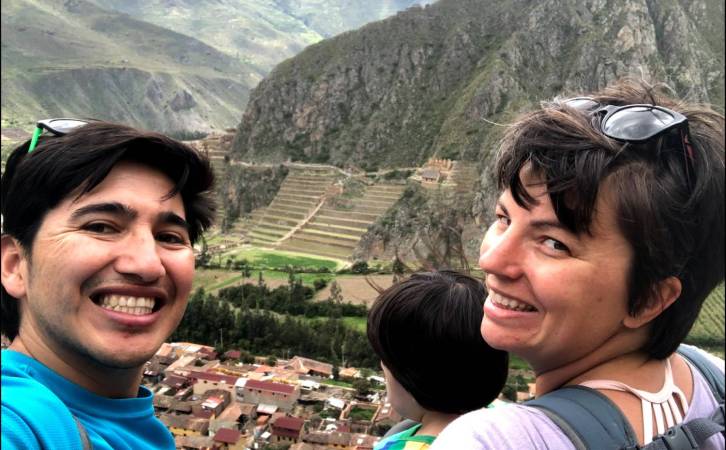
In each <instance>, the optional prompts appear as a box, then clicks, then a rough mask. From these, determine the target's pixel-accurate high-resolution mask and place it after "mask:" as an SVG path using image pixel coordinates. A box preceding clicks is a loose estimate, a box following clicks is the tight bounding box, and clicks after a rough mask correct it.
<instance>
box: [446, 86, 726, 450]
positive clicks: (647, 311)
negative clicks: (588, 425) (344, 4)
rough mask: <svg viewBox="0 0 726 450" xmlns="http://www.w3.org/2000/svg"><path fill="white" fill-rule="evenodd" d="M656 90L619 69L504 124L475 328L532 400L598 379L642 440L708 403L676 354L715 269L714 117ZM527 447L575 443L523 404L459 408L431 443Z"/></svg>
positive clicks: (715, 441) (718, 136)
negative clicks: (527, 384) (517, 363)
mask: <svg viewBox="0 0 726 450" xmlns="http://www.w3.org/2000/svg"><path fill="white" fill-rule="evenodd" d="M661 91H662V90H661V89H658V88H652V87H648V86H645V85H644V84H642V83H636V82H634V81H631V80H624V81H621V82H618V83H616V84H615V85H613V86H611V87H608V88H606V89H604V90H603V91H602V92H599V93H597V94H595V95H593V96H592V97H587V98H583V97H579V98H575V99H569V100H555V101H553V102H551V103H549V104H546V105H543V107H542V108H541V109H539V110H537V111H534V112H532V113H529V114H526V115H525V116H523V117H522V118H521V119H520V120H518V121H517V122H516V123H514V124H513V125H512V126H511V127H510V128H509V129H508V131H507V132H506V134H505V136H504V138H503V140H502V143H501V146H500V149H499V154H498V156H497V162H496V174H497V178H498V180H497V181H498V184H499V187H500V191H501V195H500V197H499V198H498V200H497V204H496V208H495V212H496V221H495V222H494V223H493V224H492V225H491V227H490V228H489V230H488V231H487V233H486V236H485V238H484V241H483V243H482V246H481V252H480V259H479V265H480V266H481V268H482V270H483V271H484V272H485V273H486V278H485V279H486V286H487V290H488V292H489V295H488V298H487V300H486V302H485V306H484V315H485V317H484V320H483V322H482V329H481V331H482V334H483V336H484V338H485V340H486V341H487V342H488V343H489V344H490V345H491V346H493V347H494V348H498V349H501V350H507V351H510V352H512V353H514V354H516V355H518V356H520V357H522V358H523V359H525V360H526V361H527V362H529V364H530V365H531V366H532V368H533V369H534V372H535V374H536V392H537V396H538V397H539V396H541V395H543V394H546V393H548V392H551V391H554V390H557V389H560V388H561V387H563V386H572V385H583V384H584V385H585V386H589V387H591V388H594V389H597V390H598V391H599V392H600V393H602V394H604V395H605V396H607V397H608V398H609V399H610V400H612V402H613V403H614V404H615V405H616V406H617V408H618V409H620V411H621V412H622V413H623V415H624V416H625V418H626V419H627V421H628V422H629V423H630V425H631V427H632V429H633V430H634V431H635V434H636V437H637V441H638V443H639V444H640V445H643V444H645V443H648V442H650V441H651V440H652V439H653V437H654V436H656V435H658V434H660V433H662V432H663V431H664V430H665V429H667V428H669V427H670V426H671V425H673V424H675V423H680V422H684V421H686V422H687V421H689V420H691V419H693V418H696V417H709V416H710V415H711V413H712V412H713V411H714V410H715V409H716V407H717V402H716V399H715V398H714V396H713V395H712V394H711V392H710V390H709V387H708V385H707V384H706V382H705V381H704V377H703V376H702V375H701V374H700V373H699V372H698V371H697V370H695V369H694V368H692V367H691V366H690V365H689V363H688V362H686V361H685V360H684V358H682V357H681V356H679V355H678V354H676V353H674V352H675V350H676V349H677V347H678V346H679V344H680V343H681V342H682V341H683V339H684V338H685V337H686V335H687V334H688V331H689V330H690V328H691V326H692V325H693V322H694V321H695V319H696V317H697V316H698V313H699V311H700V308H701V306H702V304H703V301H704V300H705V298H706V296H707V295H708V294H709V292H711V290H712V289H713V288H714V287H715V286H717V285H718V284H719V283H720V282H721V281H723V279H724V204H723V202H724V118H723V116H722V115H720V114H718V113H716V112H714V111H713V110H711V109H709V108H707V107H704V106H702V105H693V104H688V103H684V102H676V101H673V100H671V99H669V98H668V97H666V96H665V95H663V94H662V92H661ZM656 105H657V106H656ZM713 359H714V360H716V358H713ZM715 362H716V363H717V364H718V365H719V366H720V368H719V370H720V371H721V373H723V370H724V368H723V361H722V360H717V361H715ZM656 393H657V394H658V395H654V394H656ZM530 448H532V449H572V448H575V447H574V445H573V443H572V441H571V440H570V439H568V438H567V435H566V434H565V433H564V432H563V431H562V429H560V428H559V427H558V426H557V425H555V423H554V422H553V421H552V420H551V419H550V418H548V416H546V415H545V414H544V413H543V411H542V410H540V409H537V408H534V407H531V406H525V405H511V406H505V407H501V408H495V409H493V410H479V411H476V412H473V413H469V414H467V415H464V416H462V417H461V418H459V419H457V420H456V421H455V422H453V423H452V424H451V425H450V426H449V427H447V428H446V429H445V430H444V432H443V433H442V434H441V435H440V436H439V438H438V439H437V441H436V442H435V443H434V445H433V446H432V450H441V449H467V450H468V449H497V450H501V449H530ZM702 448H714V449H723V448H724V440H723V436H722V435H720V434H719V435H717V436H713V437H711V438H709V439H708V441H707V443H706V445H705V446H703V447H702Z"/></svg>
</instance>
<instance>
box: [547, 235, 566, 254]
mask: <svg viewBox="0 0 726 450" xmlns="http://www.w3.org/2000/svg"><path fill="white" fill-rule="evenodd" d="M544 245H545V246H546V247H548V248H551V249H552V250H555V251H557V252H568V253H569V251H570V249H569V248H568V247H567V246H566V245H565V244H563V243H562V242H560V241H558V240H556V239H552V238H547V239H545V240H544Z"/></svg>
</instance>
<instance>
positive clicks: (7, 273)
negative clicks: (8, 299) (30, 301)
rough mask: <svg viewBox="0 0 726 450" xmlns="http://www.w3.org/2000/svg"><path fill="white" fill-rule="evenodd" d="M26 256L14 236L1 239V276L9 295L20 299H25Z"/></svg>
mask: <svg viewBox="0 0 726 450" xmlns="http://www.w3.org/2000/svg"><path fill="white" fill-rule="evenodd" d="M24 267H25V254H24V251H23V248H22V247H21V246H20V244H19V243H18V241H16V240H15V238H13V237H12V236H8V235H3V236H2V237H1V238H0V276H1V279H2V285H3V287H4V288H5V290H6V291H7V293H8V294H10V295H12V296H13V297H15V298H17V299H20V298H22V297H25V293H26V285H25V283H26V279H25V276H24Z"/></svg>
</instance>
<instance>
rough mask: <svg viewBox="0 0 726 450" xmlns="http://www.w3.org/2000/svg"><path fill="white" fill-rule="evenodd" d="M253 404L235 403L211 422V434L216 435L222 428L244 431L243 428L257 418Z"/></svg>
mask: <svg viewBox="0 0 726 450" xmlns="http://www.w3.org/2000/svg"><path fill="white" fill-rule="evenodd" d="M256 406H257V405H253V404H251V403H237V402H233V403H232V404H230V405H229V406H228V407H227V408H226V409H225V410H224V411H222V412H221V413H220V414H218V415H217V416H216V417H215V418H213V419H211V420H210V421H209V432H210V433H216V432H217V430H219V429H220V428H230V429H232V430H239V431H242V426H243V425H244V424H245V423H247V422H248V421H249V420H251V419H254V418H255V417H257V415H256V414H255V407H256Z"/></svg>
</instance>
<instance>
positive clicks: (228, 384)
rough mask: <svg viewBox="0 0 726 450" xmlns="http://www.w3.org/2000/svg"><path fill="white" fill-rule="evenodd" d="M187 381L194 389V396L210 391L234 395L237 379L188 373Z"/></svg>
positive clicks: (214, 374) (216, 374) (195, 372)
mask: <svg viewBox="0 0 726 450" xmlns="http://www.w3.org/2000/svg"><path fill="white" fill-rule="evenodd" d="M188 377H189V380H190V381H191V383H192V386H193V387H194V394H195V395H202V394H204V393H205V392H207V391H209V390H211V389H222V390H224V391H227V392H229V393H230V394H234V393H235V390H234V385H235V383H236V382H237V379H238V378H239V377H235V376H230V375H222V374H218V373H209V372H198V371H190V372H189V375H188Z"/></svg>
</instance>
